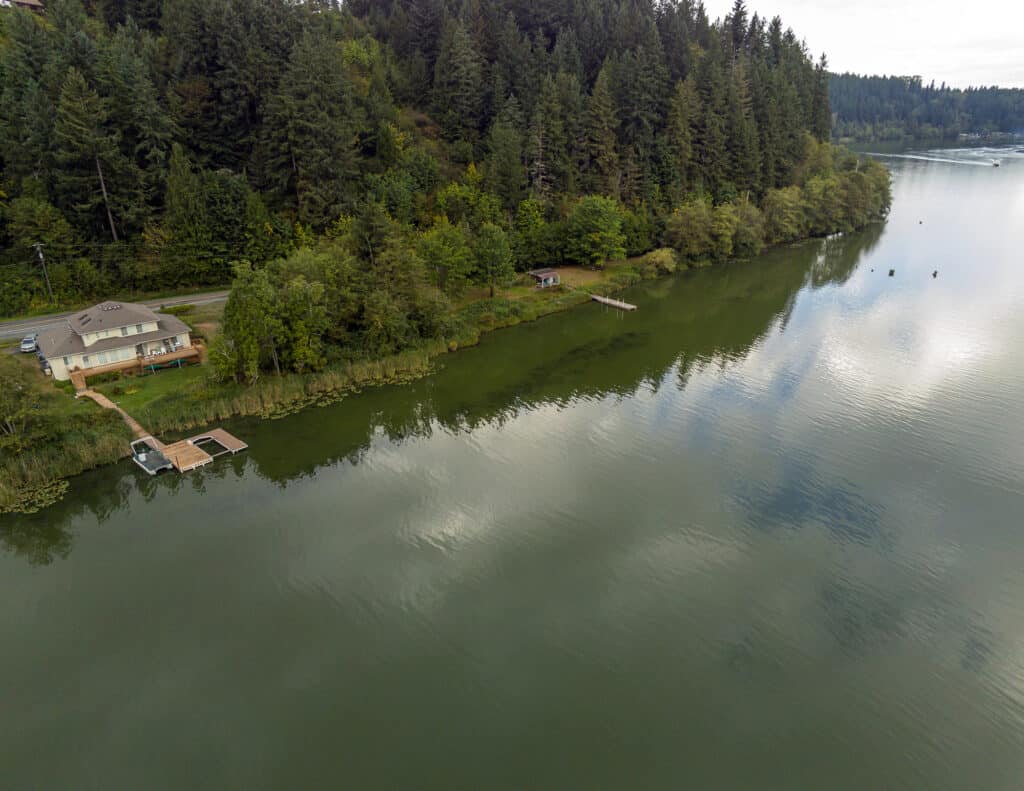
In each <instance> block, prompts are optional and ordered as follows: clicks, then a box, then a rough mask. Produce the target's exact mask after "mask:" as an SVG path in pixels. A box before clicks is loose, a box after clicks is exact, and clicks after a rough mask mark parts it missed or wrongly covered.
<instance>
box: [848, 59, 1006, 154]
mask: <svg viewBox="0 0 1024 791" xmlns="http://www.w3.org/2000/svg"><path fill="white" fill-rule="evenodd" d="M829 100H830V103H831V106H832V117H833V125H832V129H833V135H834V136H835V137H837V138H839V139H849V138H852V139H856V140H898V139H901V138H904V137H952V136H956V135H961V134H980V135H993V134H994V135H999V134H1012V133H1019V134H1024V89H1020V88H997V87H979V88H967V89H960V88H949V87H947V86H946V84H945V83H942V84H941V85H938V86H936V84H935V82H934V80H933V81H932V82H931V83H929V84H927V85H926V84H924V82H923V81H922V79H921V78H920V77H916V76H915V77H869V76H861V75H859V74H833V75H831V78H830V80H829Z"/></svg>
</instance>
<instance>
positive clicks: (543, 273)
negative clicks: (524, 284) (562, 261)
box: [526, 268, 558, 277]
mask: <svg viewBox="0 0 1024 791" xmlns="http://www.w3.org/2000/svg"><path fill="white" fill-rule="evenodd" d="M526 274H528V275H533V276H534V277H550V276H551V275H557V274H558V270H557V269H550V268H549V269H531V270H530V271H529V272H527V273H526Z"/></svg>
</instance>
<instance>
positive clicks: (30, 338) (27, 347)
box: [21, 335, 39, 354]
mask: <svg viewBox="0 0 1024 791" xmlns="http://www.w3.org/2000/svg"><path fill="white" fill-rule="evenodd" d="M38 337H39V336H38V335H26V336H25V337H24V338H22V339H21V350H22V351H23V352H25V353H26V354H27V353H28V352H34V351H37V350H38V349H39V344H38V343H37V342H36V339H37V338H38Z"/></svg>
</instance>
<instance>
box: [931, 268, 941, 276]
mask: <svg viewBox="0 0 1024 791" xmlns="http://www.w3.org/2000/svg"><path fill="white" fill-rule="evenodd" d="M938 276H939V270H938V269H936V270H935V271H934V272H932V277H938Z"/></svg>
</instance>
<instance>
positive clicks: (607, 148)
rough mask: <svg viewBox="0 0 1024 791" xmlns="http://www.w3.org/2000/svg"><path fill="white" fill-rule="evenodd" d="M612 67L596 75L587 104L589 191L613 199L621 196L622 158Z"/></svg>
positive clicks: (608, 66) (607, 65) (606, 64)
mask: <svg viewBox="0 0 1024 791" xmlns="http://www.w3.org/2000/svg"><path fill="white" fill-rule="evenodd" d="M610 72H611V67H610V64H608V63H605V65H604V67H603V68H602V69H601V71H600V72H599V73H598V75H597V80H596V81H595V82H594V87H593V90H592V91H591V93H590V101H589V102H588V103H587V126H586V151H587V167H586V169H587V177H588V178H587V182H586V183H587V188H588V189H589V190H590V191H591V192H597V193H601V194H604V195H610V196H612V197H618V194H619V180H620V173H619V155H618V151H617V148H618V141H617V139H616V136H615V130H616V129H618V126H619V123H618V118H617V117H616V114H615V100H614V99H613V98H612V90H611V78H610Z"/></svg>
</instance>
